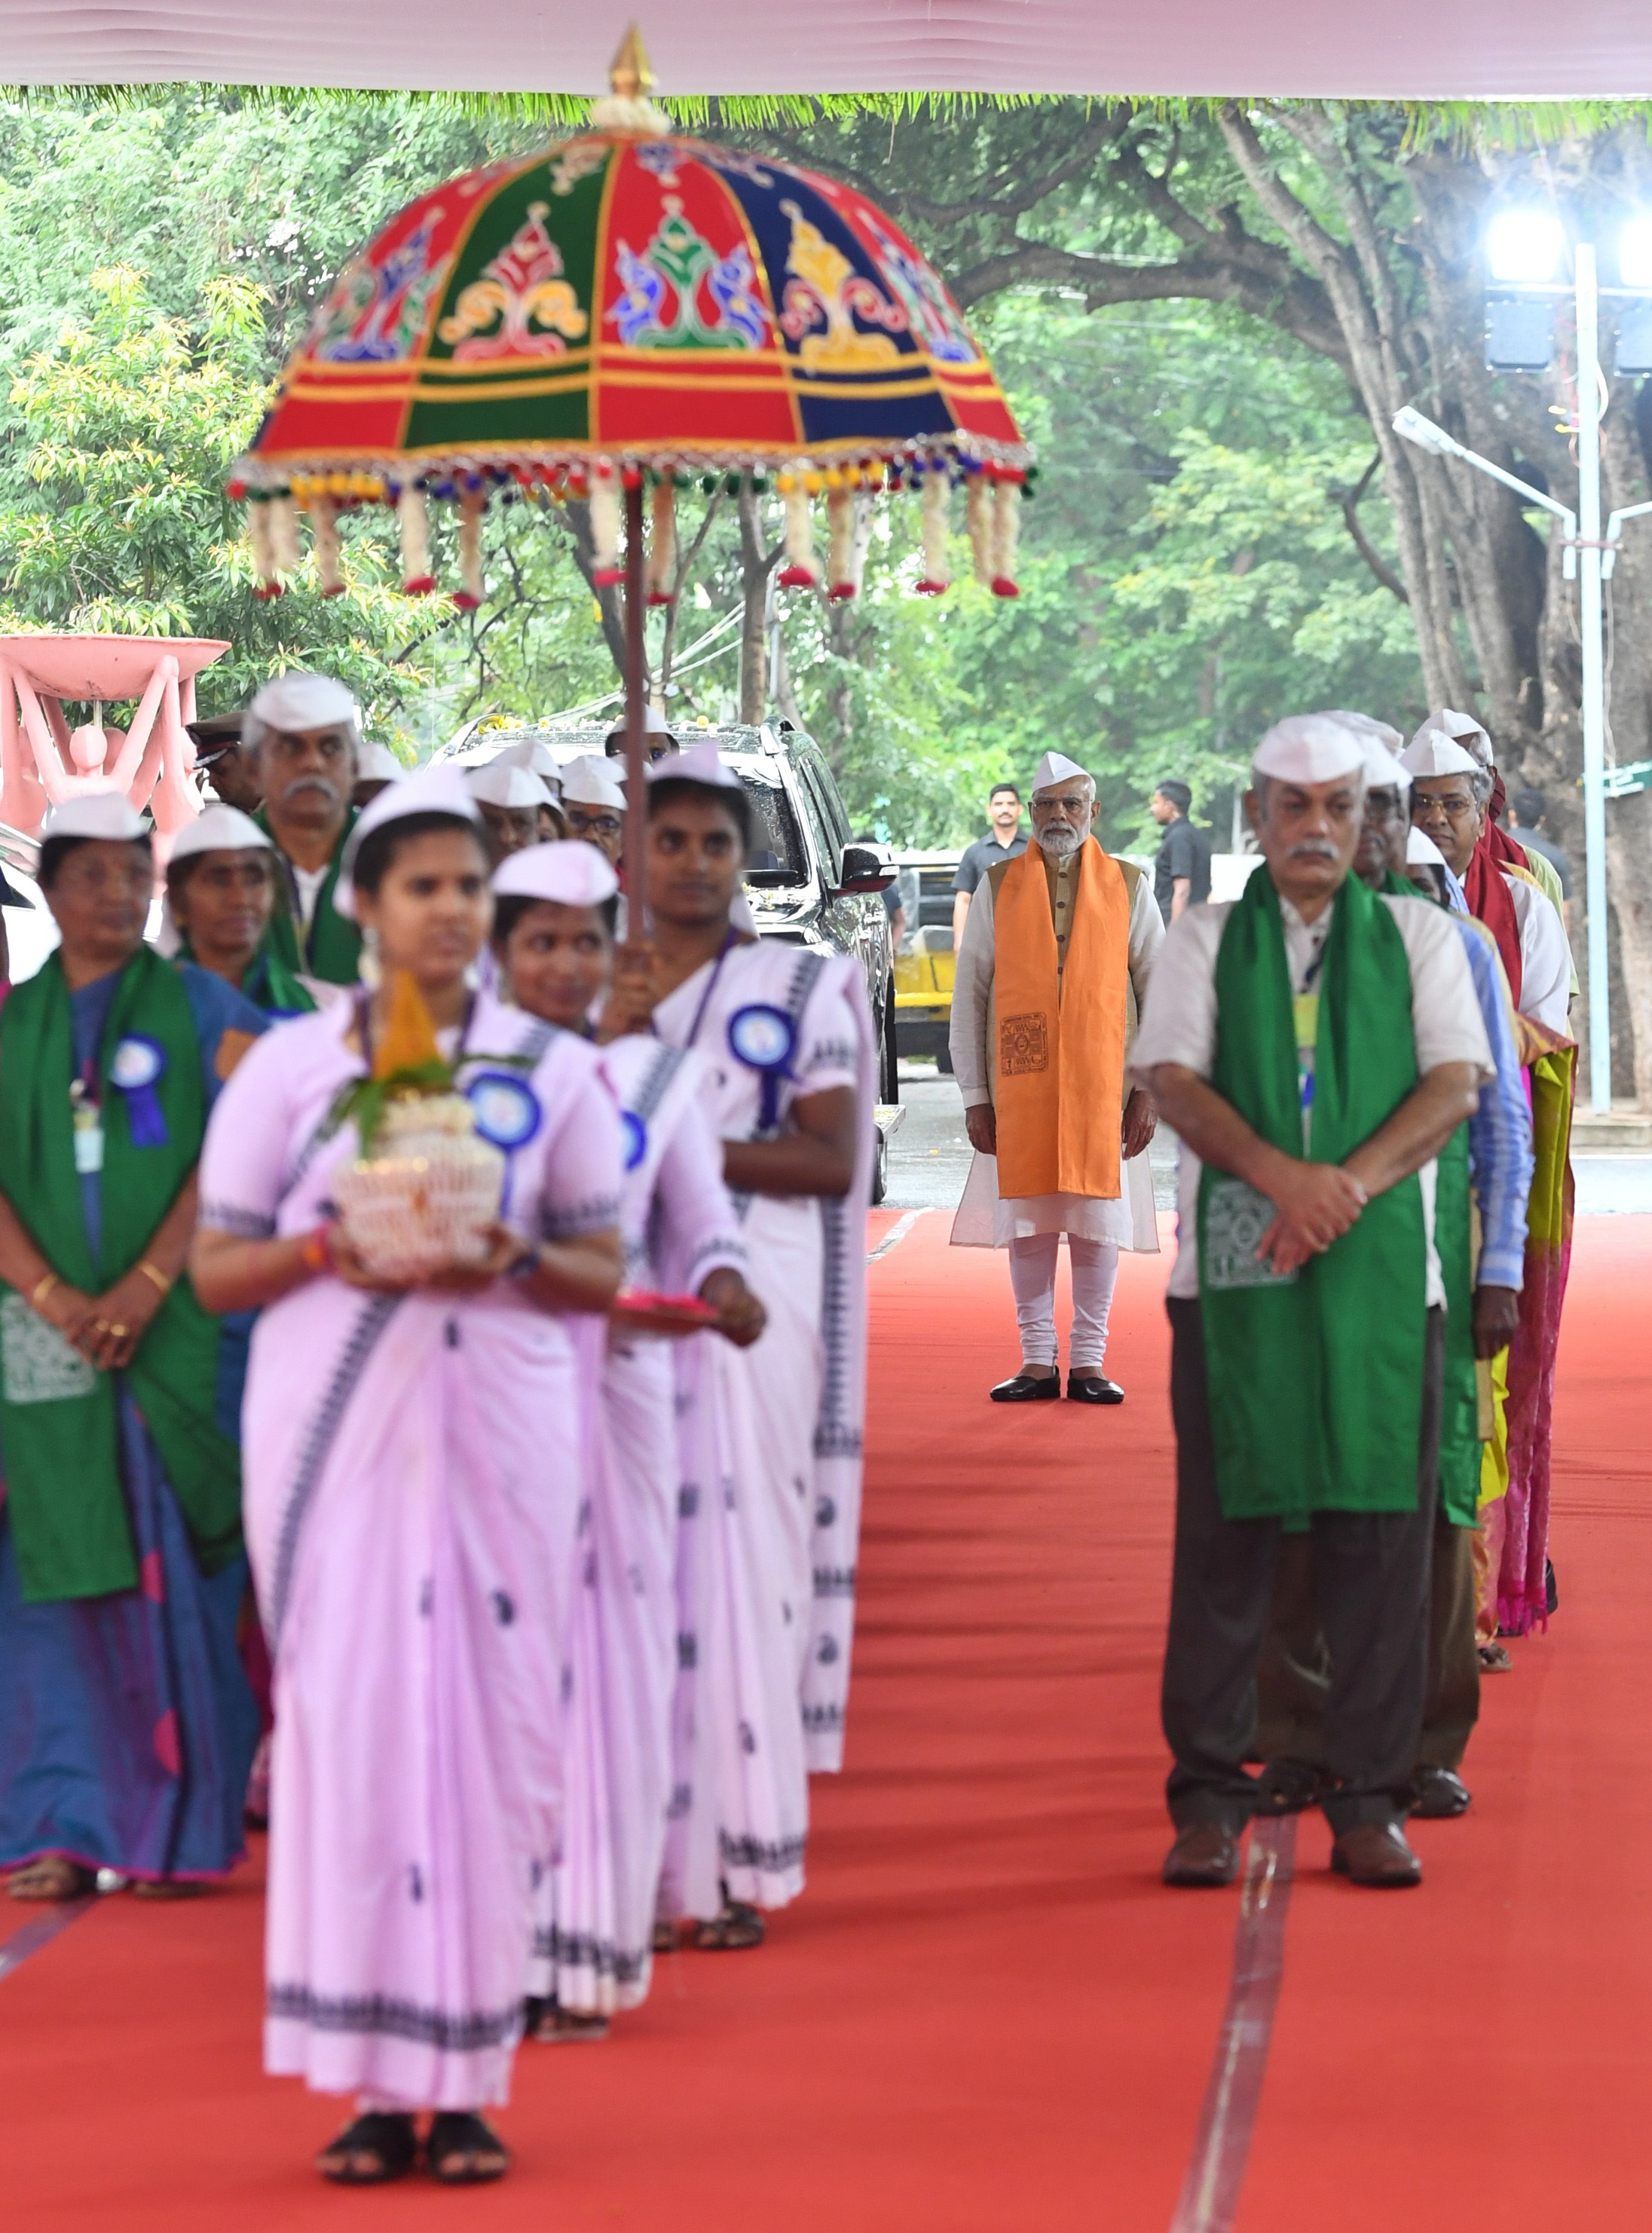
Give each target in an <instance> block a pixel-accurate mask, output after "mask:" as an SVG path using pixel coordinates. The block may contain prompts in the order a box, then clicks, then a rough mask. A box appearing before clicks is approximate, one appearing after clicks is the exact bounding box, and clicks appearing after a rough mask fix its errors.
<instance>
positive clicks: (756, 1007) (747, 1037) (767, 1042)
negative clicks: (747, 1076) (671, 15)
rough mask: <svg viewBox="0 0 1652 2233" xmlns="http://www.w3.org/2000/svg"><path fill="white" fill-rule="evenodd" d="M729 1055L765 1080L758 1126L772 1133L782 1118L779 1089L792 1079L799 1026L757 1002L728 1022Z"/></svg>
mask: <svg viewBox="0 0 1652 2233" xmlns="http://www.w3.org/2000/svg"><path fill="white" fill-rule="evenodd" d="M728 1043H729V1051H730V1053H731V1054H732V1056H733V1057H734V1059H735V1060H736V1061H737V1062H740V1063H744V1064H745V1067H746V1068H747V1069H748V1070H755V1071H758V1074H759V1076H760V1077H761V1078H762V1080H763V1091H762V1099H761V1101H760V1103H758V1124H759V1126H760V1128H761V1129H762V1130H764V1131H765V1132H771V1131H772V1130H774V1127H775V1124H776V1123H777V1121H778V1119H779V1116H780V1086H781V1082H782V1080H783V1079H784V1078H788V1077H791V1076H792V1075H793V1072H792V1067H791V1062H792V1057H793V1056H794V1055H795V1054H796V1053H797V1025H796V1024H794V1023H793V1022H792V1020H791V1018H790V1016H789V1015H788V1014H787V1013H786V1012H785V1010H784V1008H776V1007H771V1006H770V1004H769V1003H768V1002H767V1001H766V1000H754V1001H753V1002H752V1003H751V1006H749V1007H745V1008H737V1009H736V1010H735V1012H734V1013H733V1014H732V1016H731V1017H730V1018H729V1019H728Z"/></svg>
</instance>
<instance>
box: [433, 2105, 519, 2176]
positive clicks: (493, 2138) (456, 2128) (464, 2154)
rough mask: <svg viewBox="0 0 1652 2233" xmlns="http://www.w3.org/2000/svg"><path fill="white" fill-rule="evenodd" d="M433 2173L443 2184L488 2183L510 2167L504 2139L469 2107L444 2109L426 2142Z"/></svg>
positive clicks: (508, 2152) (509, 2154) (508, 2153)
mask: <svg viewBox="0 0 1652 2233" xmlns="http://www.w3.org/2000/svg"><path fill="white" fill-rule="evenodd" d="M425 2161H426V2164H427V2165H429V2167H430V2175H431V2177H432V2178H433V2179H435V2180H436V2181H437V2182H438V2184H440V2185H442V2186H485V2185H486V2184H488V2182H489V2181H490V2180H491V2179H496V2178H504V2175H505V2173H506V2171H509V2170H510V2168H511V2152H510V2150H509V2149H508V2148H507V2147H506V2146H505V2145H504V2141H503V2140H502V2139H500V2138H499V2136H498V2133H497V2132H493V2131H492V2130H491V2128H490V2127H489V2126H487V2125H485V2123H484V2122H483V2121H482V2119H481V2118H480V2117H478V2116H477V2115H475V2114H474V2113H472V2111H471V2110H469V2109H444V2110H443V2111H442V2113H441V2114H440V2115H439V2117H435V2118H433V2119H432V2121H431V2127H430V2138H429V2139H427V2140H426V2143H425Z"/></svg>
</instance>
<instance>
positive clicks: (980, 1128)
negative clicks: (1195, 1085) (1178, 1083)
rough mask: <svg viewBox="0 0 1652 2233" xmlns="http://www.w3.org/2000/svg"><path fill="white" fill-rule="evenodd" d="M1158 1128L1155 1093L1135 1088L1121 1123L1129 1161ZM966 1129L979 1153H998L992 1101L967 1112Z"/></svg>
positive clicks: (1141, 1151)
mask: <svg viewBox="0 0 1652 2233" xmlns="http://www.w3.org/2000/svg"><path fill="white" fill-rule="evenodd" d="M1158 1129H1159V1111H1158V1110H1157V1108H1156V1107H1155V1106H1154V1099H1153V1096H1152V1095H1151V1094H1150V1093H1149V1092H1148V1091H1147V1090H1146V1089H1145V1087H1142V1086H1140V1085H1137V1086H1134V1087H1132V1089H1131V1091H1130V1097H1129V1099H1128V1101H1127V1102H1126V1103H1125V1104H1124V1115H1123V1117H1122V1120H1121V1122H1120V1126H1119V1143H1120V1146H1121V1149H1122V1152H1123V1155H1124V1157H1125V1160H1126V1162H1128V1161H1129V1160H1130V1158H1131V1157H1132V1156H1140V1155H1144V1154H1145V1153H1146V1151H1147V1149H1148V1144H1149V1143H1150V1142H1151V1141H1152V1138H1153V1136H1154V1133H1155V1132H1156V1131H1157V1130H1158ZM964 1130H966V1132H967V1133H968V1135H969V1143H970V1145H971V1147H972V1148H973V1149H974V1150H975V1152H976V1154H977V1155H978V1156H996V1155H997V1153H998V1111H997V1110H996V1109H994V1107H993V1106H992V1103H991V1102H990V1101H982V1102H978V1103H976V1105H975V1106H974V1107H973V1108H972V1109H966V1110H965V1111H964Z"/></svg>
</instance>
